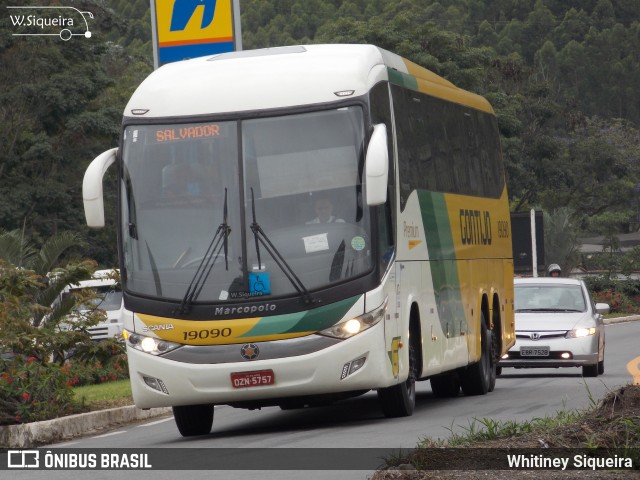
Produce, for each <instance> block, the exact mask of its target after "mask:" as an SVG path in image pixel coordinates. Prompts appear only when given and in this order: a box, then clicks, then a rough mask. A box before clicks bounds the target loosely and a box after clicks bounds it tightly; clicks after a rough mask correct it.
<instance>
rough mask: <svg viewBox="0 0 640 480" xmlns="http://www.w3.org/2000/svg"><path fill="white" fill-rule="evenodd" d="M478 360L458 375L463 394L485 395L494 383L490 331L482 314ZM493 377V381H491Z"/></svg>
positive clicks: (494, 367)
mask: <svg viewBox="0 0 640 480" xmlns="http://www.w3.org/2000/svg"><path fill="white" fill-rule="evenodd" d="M480 335H481V339H480V349H481V354H480V361H478V362H477V363H474V364H473V365H469V366H468V367H467V368H466V369H465V370H463V371H462V373H461V375H460V386H461V387H462V391H463V393H464V394H465V395H485V394H486V393H487V392H489V391H490V390H491V388H492V382H493V385H495V377H496V363H495V361H494V360H493V358H492V357H493V356H492V354H491V344H492V333H491V330H489V329H488V328H487V323H486V320H485V319H484V314H483V315H482V318H481V319H480ZM492 378H493V381H492Z"/></svg>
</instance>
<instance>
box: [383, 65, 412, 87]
mask: <svg viewBox="0 0 640 480" xmlns="http://www.w3.org/2000/svg"><path fill="white" fill-rule="evenodd" d="M387 72H388V75H389V81H390V82H391V83H395V84H396V85H400V86H402V87H405V88H410V89H411V90H416V91H417V90H418V81H417V80H416V79H415V77H413V76H412V75H409V74H407V73H403V72H399V71H398V70H394V69H393V68H389V67H387Z"/></svg>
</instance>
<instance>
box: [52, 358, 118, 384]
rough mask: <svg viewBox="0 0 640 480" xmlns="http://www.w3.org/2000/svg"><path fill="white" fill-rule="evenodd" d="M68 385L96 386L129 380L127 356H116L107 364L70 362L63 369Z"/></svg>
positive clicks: (100, 362) (99, 362)
mask: <svg viewBox="0 0 640 480" xmlns="http://www.w3.org/2000/svg"><path fill="white" fill-rule="evenodd" d="M62 372H63V373H64V375H65V376H66V378H67V380H66V383H67V385H70V386H72V387H76V386H79V385H95V384H98V383H104V382H111V381H115V380H124V379H127V378H129V370H128V367H127V357H126V354H124V353H120V354H116V355H114V356H113V357H111V358H110V359H108V360H107V361H106V362H102V361H99V360H98V361H95V362H86V361H80V360H70V361H68V362H67V363H66V364H64V366H63V367H62Z"/></svg>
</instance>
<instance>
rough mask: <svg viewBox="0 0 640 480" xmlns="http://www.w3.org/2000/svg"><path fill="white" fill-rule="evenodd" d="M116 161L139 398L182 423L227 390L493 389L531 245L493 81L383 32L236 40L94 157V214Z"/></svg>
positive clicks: (194, 65) (382, 398)
mask: <svg viewBox="0 0 640 480" xmlns="http://www.w3.org/2000/svg"><path fill="white" fill-rule="evenodd" d="M112 164H115V165H116V168H117V179H118V199H119V200H118V205H117V218H118V222H117V223H118V248H119V256H120V271H121V284H122V289H123V298H124V307H125V309H124V312H125V314H124V328H125V336H126V338H127V340H126V341H127V354H128V360H129V369H130V377H131V385H132V393H133V398H134V401H135V404H136V405H137V406H138V407H140V408H143V409H146V408H152V407H169V406H170V407H172V409H173V414H174V418H175V422H176V425H177V427H178V430H179V432H180V433H181V434H182V435H183V436H192V435H204V434H208V433H209V432H210V431H211V429H212V425H213V417H214V406H216V405H231V406H233V407H238V408H248V409H257V408H262V407H267V406H279V407H280V408H282V409H291V408H302V407H309V406H315V405H327V404H330V403H333V402H336V401H339V400H343V399H346V398H349V397H353V396H356V395H360V394H363V393H366V392H368V391H371V390H375V391H377V397H378V399H379V403H380V406H381V410H382V412H383V413H384V415H385V416H387V417H402V416H409V415H411V414H412V413H413V411H414V407H415V401H416V382H417V381H420V380H427V379H428V380H430V382H431V389H432V391H433V393H434V395H435V396H438V397H456V396H458V395H459V394H460V392H461V391H462V392H463V393H464V395H483V394H486V393H487V392H489V391H491V390H493V388H494V386H495V381H496V363H497V360H498V359H499V358H500V357H501V355H502V354H504V353H506V352H507V351H508V349H509V348H510V347H511V346H512V345H513V344H514V343H515V336H514V320H513V318H514V315H513V313H514V312H513V258H512V246H511V239H510V238H509V237H510V217H509V207H508V199H507V190H506V185H505V176H504V171H503V167H502V160H501V151H500V143H499V135H498V129H497V122H496V117H495V114H494V112H493V110H492V108H491V106H490V104H489V103H488V102H487V101H486V100H485V99H483V98H482V97H480V96H478V95H475V94H473V93H470V92H466V91H464V90H462V89H460V88H457V87H456V86H454V85H453V84H452V83H450V82H448V81H447V80H445V79H443V78H441V77H439V76H437V75H436V74H434V73H433V72H430V71H429V70H427V69H425V68H422V67H420V66H418V65H416V64H414V63H412V62H410V61H408V60H406V59H404V58H402V57H400V56H398V55H396V54H393V53H391V52H389V51H386V50H383V49H381V48H378V47H376V46H373V45H348V44H344V45H308V46H290V47H277V48H268V49H258V50H248V51H239V52H232V53H223V54H219V55H214V56H210V57H202V58H196V59H190V60H185V61H181V62H176V63H172V64H168V65H165V66H162V67H161V68H159V69H157V70H156V71H154V72H153V73H151V74H150V75H149V76H148V77H147V78H146V79H145V80H144V81H143V82H142V83H141V84H140V86H139V87H138V88H137V90H136V91H135V92H134V94H133V96H132V97H131V99H130V101H129V103H128V104H127V106H126V109H125V112H124V119H123V126H122V135H121V140H120V144H119V147H118V148H114V149H111V150H108V151H106V152H104V153H103V154H101V155H99V156H98V157H97V158H96V159H95V160H94V161H93V162H92V163H91V164H90V166H89V167H88V168H87V171H86V173H85V177H84V181H83V198H84V206H85V215H86V219H87V223H88V225H89V226H90V227H96V228H98V227H102V226H104V215H105V213H104V203H103V185H102V184H103V175H104V173H105V171H107V169H108V168H109V167H110V166H111V165H112ZM321 209H324V210H329V213H330V215H327V212H326V211H325V212H321ZM321 213H322V215H321ZM326 218H329V219H330V220H332V221H329V222H325V221H324V219H326Z"/></svg>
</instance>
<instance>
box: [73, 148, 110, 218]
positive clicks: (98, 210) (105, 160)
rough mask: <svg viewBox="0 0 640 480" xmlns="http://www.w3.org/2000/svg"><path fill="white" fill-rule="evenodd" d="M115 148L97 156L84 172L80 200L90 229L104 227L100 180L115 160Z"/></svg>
mask: <svg viewBox="0 0 640 480" xmlns="http://www.w3.org/2000/svg"><path fill="white" fill-rule="evenodd" d="M117 153H118V149H117V148H112V149H111V150H107V151H106V152H103V153H101V154H100V155H98V156H97V157H96V158H95V159H94V160H93V162H91V163H90V164H89V167H88V168H87V171H86V172H84V180H83V181H82V200H83V202H84V216H85V217H86V219H87V225H88V226H89V227H92V228H101V227H104V198H103V193H102V178H103V177H104V174H105V173H106V171H107V169H108V168H109V167H110V166H111V164H112V163H113V162H115V160H116V154H117Z"/></svg>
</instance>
